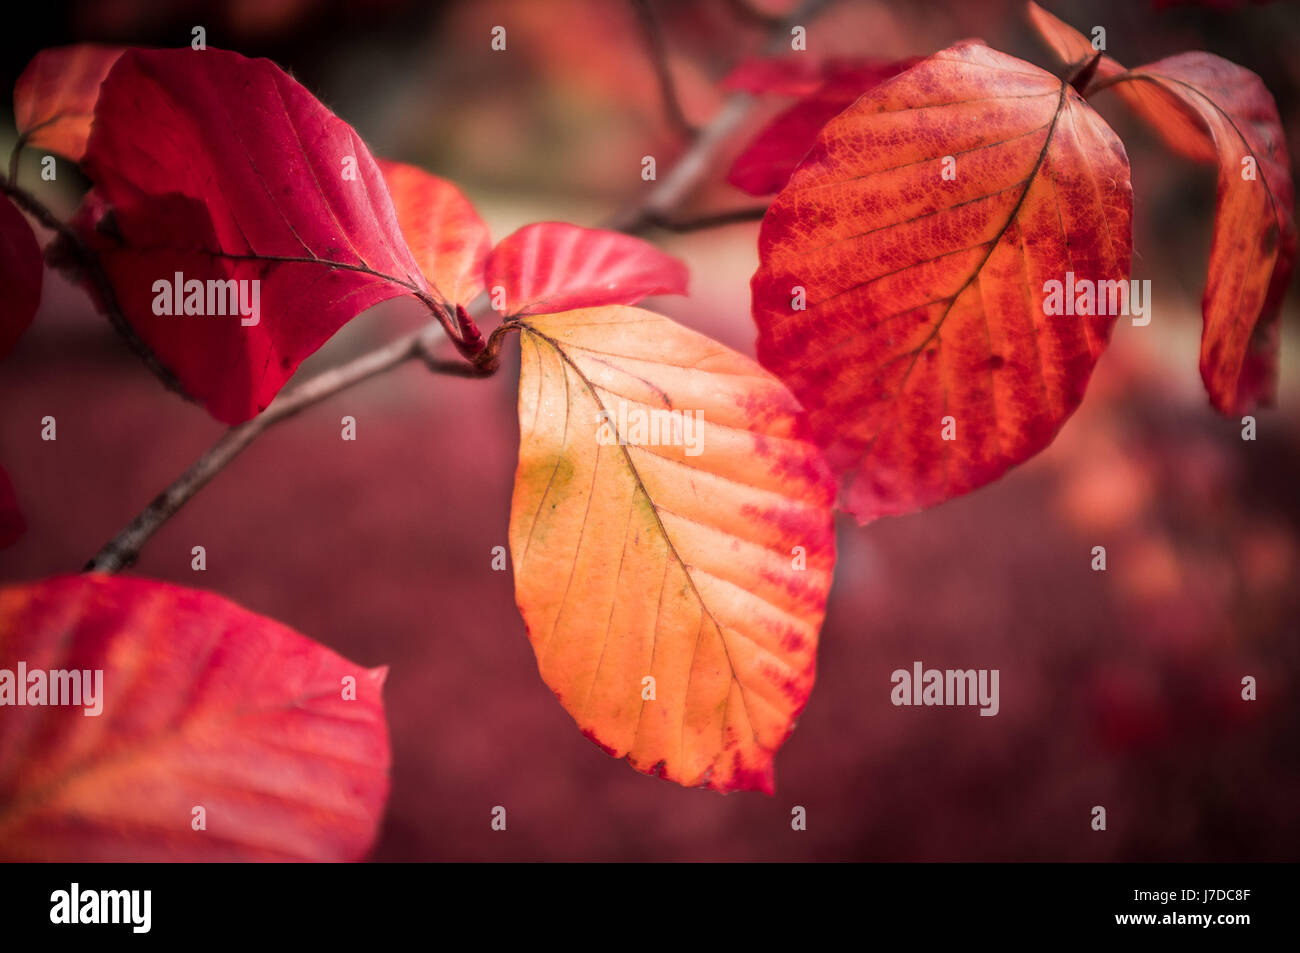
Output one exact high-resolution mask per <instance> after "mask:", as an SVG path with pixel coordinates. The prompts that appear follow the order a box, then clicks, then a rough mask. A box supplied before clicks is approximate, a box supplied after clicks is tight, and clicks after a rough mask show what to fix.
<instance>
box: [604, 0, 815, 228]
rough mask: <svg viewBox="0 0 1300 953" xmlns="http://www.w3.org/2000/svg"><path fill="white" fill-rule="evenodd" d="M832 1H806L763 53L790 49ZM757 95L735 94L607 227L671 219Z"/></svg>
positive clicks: (776, 30) (783, 23)
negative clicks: (797, 31) (798, 29)
mask: <svg viewBox="0 0 1300 953" xmlns="http://www.w3.org/2000/svg"><path fill="white" fill-rule="evenodd" d="M830 2H831V0H804V2H803V3H801V4H799V6H798V7H796V8H795V9H794V10H793V11H792V12H791V13H790V15H789V16H787V17H786V18H785V19H784V20H782V21H781V23H780V25H779V26H777V27H775V28H774V29H773V30H772V33H771V35H770V36H769V37H768V41H767V43H766V44H765V46H764V49H763V52H764V54H765V55H767V56H773V55H775V54H777V53H779V52H781V51H782V49H783V48H788V45H789V42H790V31H791V29H792V28H793V27H795V26H806V25H807V23H808V21H809V20H811V19H813V18H814V17H815V16H817V15H818V14H819V13H820V12H821V11H822V9H823V8H824V7H825V6H827V5H828V4H829V3H830ZM754 102H755V99H754V97H753V96H752V95H751V94H749V93H746V92H743V91H741V92H735V93H732V94H731V95H730V96H729V97H728V98H727V101H726V102H725V103H723V105H722V108H721V109H719V110H718V112H717V114H716V115H715V116H714V117H713V119H712V120H711V121H710V122H709V124H708V125H707V126H705V127H704V128H703V129H701V130H700V131H699V133H698V134H697V135H696V137H695V139H694V141H693V142H692V143H691V146H690V148H689V149H687V150H686V152H685V153H684V154H683V155H682V157H681V158H680V159H678V160H677V163H676V164H675V165H674V166H673V167H672V169H670V170H669V172H668V174H667V175H665V176H664V177H663V178H662V179H659V180H658V181H656V183H655V185H654V188H652V189H651V190H650V191H649V193H647V194H646V195H645V196H644V197H643V198H642V199H641V201H640V202H638V203H637V204H636V205H634V206H632V207H631V208H628V209H625V210H624V211H622V212H620V213H619V214H618V215H615V216H614V217H613V218H612V219H611V220H610V222H609V224H608V225H607V226H606V227H607V228H612V229H615V230H616V231H621V232H629V233H633V234H636V233H639V232H642V231H645V230H646V229H647V228H652V227H654V226H655V223H656V222H660V221H672V220H673V219H674V218H675V217H676V214H675V213H676V212H677V210H678V209H680V208H682V207H683V206H684V205H685V204H686V200H687V199H688V198H689V197H690V195H691V193H692V192H694V191H695V189H696V187H697V186H699V185H700V184H701V183H702V182H703V181H704V179H705V178H706V176H707V174H708V172H709V171H710V166H711V164H712V161H713V159H714V157H715V156H716V155H717V154H718V152H719V151H720V150H721V147H722V145H723V144H724V143H726V142H727V141H728V140H729V139H730V138H731V136H732V134H733V133H735V132H736V131H737V130H738V129H740V127H741V126H742V125H744V123H745V120H746V119H748V118H749V114H750V111H751V110H752V109H753V108H754Z"/></svg>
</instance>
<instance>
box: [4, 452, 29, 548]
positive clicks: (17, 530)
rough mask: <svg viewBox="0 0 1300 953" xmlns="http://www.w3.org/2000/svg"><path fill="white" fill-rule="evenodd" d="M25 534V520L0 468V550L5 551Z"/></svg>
mask: <svg viewBox="0 0 1300 953" xmlns="http://www.w3.org/2000/svg"><path fill="white" fill-rule="evenodd" d="M25 532H27V520H25V519H23V511H22V510H21V509H20V508H19V506H18V497H17V496H16V495H15V493H14V485H13V483H12V482H11V481H10V480H9V474H8V473H6V472H5V469H4V467H0V549H7V548H8V547H10V546H12V545H13V544H14V543H16V542H18V539H19V538H20V537H21V536H22V535H23V533H25Z"/></svg>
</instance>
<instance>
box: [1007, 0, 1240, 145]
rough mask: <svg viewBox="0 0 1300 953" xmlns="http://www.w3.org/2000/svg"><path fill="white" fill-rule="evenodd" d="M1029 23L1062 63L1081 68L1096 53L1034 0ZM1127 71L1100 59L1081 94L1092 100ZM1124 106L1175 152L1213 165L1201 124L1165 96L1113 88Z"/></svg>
mask: <svg viewBox="0 0 1300 953" xmlns="http://www.w3.org/2000/svg"><path fill="white" fill-rule="evenodd" d="M1028 9H1029V20H1030V22H1031V23H1032V24H1033V25H1034V29H1036V30H1037V31H1038V35H1039V36H1040V37H1042V38H1043V41H1044V42H1045V43H1047V45H1048V46H1049V47H1050V48H1051V50H1052V52H1053V53H1054V54H1055V55H1056V57H1057V59H1059V60H1060V61H1061V62H1062V63H1064V64H1066V65H1069V66H1073V67H1075V69H1076V70H1077V69H1079V68H1081V67H1082V66H1083V65H1084V64H1085V63H1087V62H1088V61H1089V60H1090V59H1091V58H1092V57H1093V56H1096V54H1097V52H1098V51H1097V50H1095V49H1094V48H1093V45H1092V41H1090V40H1089V39H1088V38H1087V37H1086V36H1084V35H1083V34H1082V33H1080V32H1079V31H1078V30H1076V29H1075V28H1074V27H1072V26H1070V25H1069V24H1068V23H1066V22H1065V21H1064V20H1060V19H1058V18H1057V17H1054V16H1052V14H1050V13H1048V12H1047V11H1046V10H1044V9H1043V8H1042V7H1040V6H1039V5H1038V4H1036V3H1034V2H1033V0H1030V2H1029V6H1028ZM1125 72H1126V70H1125V69H1124V67H1123V66H1122V65H1121V64H1120V63H1118V62H1117V61H1116V60H1115V59H1114V58H1112V57H1110V56H1106V55H1104V54H1103V55H1101V56H1100V57H1098V59H1097V65H1096V67H1095V72H1094V73H1093V75H1092V77H1091V79H1090V80H1089V82H1088V83H1087V85H1085V86H1084V88H1083V89H1082V90H1080V93H1081V94H1082V95H1084V96H1091V95H1092V93H1093V92H1095V91H1097V90H1099V89H1100V88H1101V87H1102V86H1103V85H1105V86H1107V87H1108V88H1110V87H1111V83H1112V82H1113V81H1114V80H1115V78H1116V77H1118V76H1120V75H1122V74H1124V73H1125ZM1113 88H1114V90H1115V93H1116V94H1117V95H1118V96H1119V97H1120V99H1121V100H1123V101H1124V103H1125V104H1126V105H1127V106H1128V107H1129V108H1131V109H1132V110H1134V112H1136V113H1137V114H1138V115H1139V116H1141V117H1142V118H1143V119H1144V120H1145V121H1146V122H1147V123H1148V124H1149V125H1150V126H1151V128H1152V129H1154V130H1155V132H1156V134H1157V135H1159V136H1160V138H1161V139H1163V140H1164V141H1165V144H1166V145H1168V146H1169V147H1170V148H1171V149H1173V150H1174V151H1175V152H1177V153H1179V154H1180V155H1183V156H1186V157H1187V158H1189V159H1193V160H1195V161H1198V162H1214V161H1215V150H1214V143H1213V142H1212V141H1211V140H1210V137H1209V136H1208V135H1207V134H1206V131H1205V128H1204V127H1203V126H1202V125H1201V123H1200V121H1199V120H1197V119H1196V118H1195V116H1194V115H1191V114H1189V113H1188V112H1187V110H1185V109H1183V108H1181V107H1179V106H1178V105H1177V104H1176V103H1171V102H1170V98H1169V96H1168V95H1167V94H1165V93H1163V92H1161V91H1160V90H1159V89H1157V88H1155V87H1153V86H1150V85H1148V84H1145V83H1121V84H1118V85H1115V86H1113Z"/></svg>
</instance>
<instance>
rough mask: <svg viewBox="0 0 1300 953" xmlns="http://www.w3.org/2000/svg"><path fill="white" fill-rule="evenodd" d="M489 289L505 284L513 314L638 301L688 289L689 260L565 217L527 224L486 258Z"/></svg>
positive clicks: (507, 308)
mask: <svg viewBox="0 0 1300 953" xmlns="http://www.w3.org/2000/svg"><path fill="white" fill-rule="evenodd" d="M486 271H487V286H488V289H489V291H492V290H493V289H496V288H500V289H501V290H502V292H504V296H505V301H504V308H502V310H503V311H504V313H505V314H508V315H521V314H554V313H556V312H559V311H570V310H573V309H575V308H594V307H599V306H601V305H609V304H635V303H636V302H638V301H640V300H641V299H642V298H646V297H649V296H650V295H658V294H682V295H684V294H686V285H687V282H688V281H689V278H690V275H689V272H688V271H687V269H686V266H685V265H684V264H682V262H681V261H679V260H678V259H676V258H674V257H673V256H672V255H668V254H665V253H664V252H661V251H660V250H659V249H657V248H655V247H654V246H653V245H651V244H650V243H649V242H643V241H642V240H641V239H639V238H633V237H632V236H630V235H624V234H622V233H621V232H611V231H606V230H605V229H600V228H580V227H579V226H577V225H569V224H566V223H564V222H539V223H537V224H535V225H525V226H524V227H523V228H521V229H519V230H518V231H517V232H514V233H513V234H511V235H508V236H506V237H505V238H503V239H501V241H500V242H499V243H498V244H497V246H496V248H494V249H492V254H491V255H489V256H488V260H487V266H486Z"/></svg>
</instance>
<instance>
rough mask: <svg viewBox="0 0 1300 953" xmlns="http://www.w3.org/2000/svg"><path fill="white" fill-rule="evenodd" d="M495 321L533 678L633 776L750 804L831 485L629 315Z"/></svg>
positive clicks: (774, 391) (778, 428)
mask: <svg viewBox="0 0 1300 953" xmlns="http://www.w3.org/2000/svg"><path fill="white" fill-rule="evenodd" d="M517 324H518V326H519V328H520V329H521V333H520V347H521V353H522V370H521V373H520V380H519V425H520V432H521V435H520V447H519V468H518V471H517V473H516V475H515V490H514V498H513V500H512V502H511V509H510V549H511V554H512V557H513V560H514V571H515V594H516V599H517V601H518V603H519V608H520V611H521V612H522V614H523V617H524V622H525V624H526V625H527V628H528V637H529V640H530V641H531V642H532V645H533V650H534V651H535V653H536V655H537V662H538V667H539V669H540V670H541V674H542V678H543V679H544V680H545V681H546V684H547V685H549V686H550V688H551V689H552V690H553V691H554V692H555V694H556V695H557V696H558V698H559V699H560V702H561V704H563V705H564V707H565V709H566V710H567V711H568V712H569V714H571V715H572V716H573V718H574V720H575V721H577V723H578V726H579V727H580V728H581V729H582V731H583V733H584V734H586V735H587V736H588V737H589V738H591V739H592V740H593V741H595V742H596V743H597V744H598V745H600V746H601V747H602V748H603V749H605V750H606V751H607V752H609V753H610V754H612V755H614V756H616V757H623V756H627V758H628V760H629V761H630V762H631V764H632V766H633V767H634V768H636V769H637V770H638V771H643V772H647V773H652V774H654V773H657V774H659V775H660V776H661V777H664V778H668V779H670V780H673V781H676V782H678V783H680V784H683V785H691V786H695V785H707V786H709V787H711V788H713V789H715V790H718V791H731V790H737V789H759V790H764V791H768V792H769V793H770V792H771V791H772V789H773V771H772V758H773V755H774V754H775V752H776V749H777V748H778V747H780V745H781V743H782V742H783V741H784V740H785V739H786V737H787V736H788V735H789V733H790V731H791V729H792V728H793V725H794V719H795V717H796V716H797V715H798V714H799V712H800V711H801V710H802V709H803V706H804V704H805V703H806V701H807V699H808V693H809V691H810V690H811V689H812V684H813V674H814V663H815V653H816V647H817V634H818V630H819V628H820V626H821V621H822V615H823V612H824V609H825V602H826V594H827V591H828V589H829V586H830V581H831V570H832V567H833V564H834V558H835V543H834V534H833V526H832V519H831V505H832V501H833V495H834V494H833V487H832V484H831V482H830V478H829V473H828V471H827V470H826V467H825V465H824V463H823V462H822V459H821V455H820V453H819V452H818V450H817V448H816V447H815V446H813V445H812V444H811V443H810V442H809V441H808V440H806V439H805V438H804V435H803V431H802V425H801V417H800V415H799V407H798V405H797V403H796V402H795V400H794V398H793V397H792V396H791V395H790V393H789V391H788V390H786V388H785V387H784V386H783V385H782V384H781V383H780V382H779V381H778V380H776V379H775V378H774V377H772V376H771V375H769V374H767V373H766V372H765V371H763V370H762V369H761V368H760V367H758V366H757V365H755V364H754V363H753V362H752V361H750V360H748V359H747V358H744V357H742V356H741V355H739V354H736V353H735V352H733V351H730V350H728V349H727V348H725V347H723V346H722V345H720V344H717V343H716V342H714V341H712V340H710V339H708V338H706V337H704V336H702V335H700V334H697V333H695V332H694V331H690V330H687V329H686V328H683V327H681V326H680V325H677V324H675V323H674V322H672V321H670V320H669V319H667V318H665V317H662V316H660V315H657V314H653V313H651V312H648V311H643V310H640V309H637V308H630V307H624V306H607V307H602V308H591V309H586V310H580V311H570V312H565V313H563V314H556V315H548V316H543V317H526V318H523V319H521V320H520V321H518V322H517ZM647 679H652V681H647ZM650 694H653V698H650V697H648V696H649V695H650Z"/></svg>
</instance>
